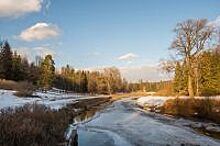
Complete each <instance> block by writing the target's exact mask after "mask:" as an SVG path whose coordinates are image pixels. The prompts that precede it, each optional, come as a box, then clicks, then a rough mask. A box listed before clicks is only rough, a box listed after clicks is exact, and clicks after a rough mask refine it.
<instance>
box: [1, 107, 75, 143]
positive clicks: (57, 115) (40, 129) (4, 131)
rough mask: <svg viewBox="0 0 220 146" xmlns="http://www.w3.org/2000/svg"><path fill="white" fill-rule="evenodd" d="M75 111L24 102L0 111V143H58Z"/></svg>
mask: <svg viewBox="0 0 220 146" xmlns="http://www.w3.org/2000/svg"><path fill="white" fill-rule="evenodd" d="M72 119H73V114H71V113H68V112H67V111H65V110H60V111H53V110H51V109H49V108H47V107H45V106H42V105H25V106H24V107H20V108H16V109H7V110H2V111H1V114H0V145H1V146H14V145H16V146H26V145H28V146H38V145H39V146H43V145H59V144H61V143H63V142H64V132H65V129H66V128H67V126H68V124H69V123H70V121H71V120H72Z"/></svg>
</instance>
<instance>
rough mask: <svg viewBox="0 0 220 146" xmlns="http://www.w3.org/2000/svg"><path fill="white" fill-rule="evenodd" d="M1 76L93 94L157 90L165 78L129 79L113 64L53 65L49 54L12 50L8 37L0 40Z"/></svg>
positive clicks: (160, 87)
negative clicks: (32, 59) (82, 67)
mask: <svg viewBox="0 0 220 146" xmlns="http://www.w3.org/2000/svg"><path fill="white" fill-rule="evenodd" d="M0 79H5V80H13V81H27V82H29V83H31V84H33V85H34V86H36V87H37V88H40V89H43V90H47V89H49V88H51V87H56V88H59V89H63V90H66V91H72V92H79V93H93V94H96V93H98V94H112V93H118V92H132V91H138V90H141V91H158V90H160V89H162V88H163V87H164V86H166V84H167V82H154V83H151V82H142V81H140V82H139V83H128V82H127V81H126V80H125V79H124V78H122V76H121V74H120V71H119V69H117V68H116V67H109V68H104V69H103V70H101V71H86V70H76V69H74V68H73V67H71V66H70V65H66V66H65V67H62V68H61V69H60V70H59V69H56V68H55V62H54V60H53V57H52V56H51V55H47V56H45V57H44V58H42V57H39V56H38V57H36V61H35V62H29V61H28V59H27V58H25V57H22V56H21V55H20V54H18V53H17V52H16V51H14V52H13V51H12V50H11V47H10V45H9V43H8V42H7V41H2V42H1V44H0Z"/></svg>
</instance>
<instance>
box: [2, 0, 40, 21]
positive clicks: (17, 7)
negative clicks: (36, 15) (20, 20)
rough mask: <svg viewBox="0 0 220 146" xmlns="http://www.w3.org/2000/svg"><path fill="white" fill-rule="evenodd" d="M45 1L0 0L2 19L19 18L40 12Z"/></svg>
mask: <svg viewBox="0 0 220 146" xmlns="http://www.w3.org/2000/svg"><path fill="white" fill-rule="evenodd" d="M42 2H43V0H0V17H18V16H21V15H24V14H26V13H31V12H39V11H40V10H41V8H42Z"/></svg>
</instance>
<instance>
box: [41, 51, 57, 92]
mask: <svg viewBox="0 0 220 146" xmlns="http://www.w3.org/2000/svg"><path fill="white" fill-rule="evenodd" d="M54 77H55V67H54V60H53V58H52V56H51V55H47V56H46V57H45V59H44V60H43V62H42V63H41V66H40V80H39V85H40V86H41V87H43V88H44V89H48V88H50V87H51V85H52V83H53V80H54Z"/></svg>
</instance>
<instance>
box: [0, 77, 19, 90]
mask: <svg viewBox="0 0 220 146" xmlns="http://www.w3.org/2000/svg"><path fill="white" fill-rule="evenodd" d="M18 88H19V84H18V82H15V81H10V80H4V79H3V80H2V79H0V89H5V90H17V89H18Z"/></svg>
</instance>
